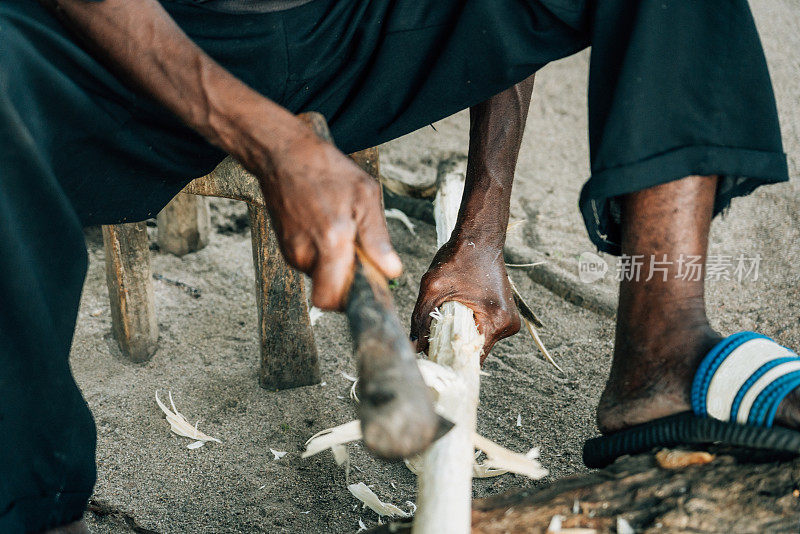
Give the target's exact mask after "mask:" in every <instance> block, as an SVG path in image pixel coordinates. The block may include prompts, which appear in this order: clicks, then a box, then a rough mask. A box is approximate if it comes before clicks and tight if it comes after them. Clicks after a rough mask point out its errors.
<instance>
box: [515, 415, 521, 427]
mask: <svg viewBox="0 0 800 534" xmlns="http://www.w3.org/2000/svg"><path fill="white" fill-rule="evenodd" d="M516 426H522V414H521V413H518V414H517V424H516Z"/></svg>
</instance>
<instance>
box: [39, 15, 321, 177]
mask: <svg viewBox="0 0 800 534" xmlns="http://www.w3.org/2000/svg"><path fill="white" fill-rule="evenodd" d="M41 2H42V3H43V4H44V5H45V6H47V7H49V8H50V9H51V10H53V11H54V12H55V13H56V14H57V16H58V17H59V18H60V19H61V20H62V21H63V22H64V24H65V25H67V26H68V27H69V28H70V29H71V30H73V31H74V32H75V33H76V34H77V35H78V36H79V38H81V39H83V40H84V41H85V42H86V44H87V46H89V47H91V48H92V49H94V50H96V51H97V53H98V54H100V55H102V56H103V59H104V60H105V61H106V62H107V64H108V65H109V67H110V68H112V69H113V70H115V71H116V72H117V73H118V74H119V75H120V76H122V77H123V78H125V79H127V80H129V81H130V82H132V83H133V84H134V85H136V86H138V88H139V89H140V90H141V91H143V92H144V93H146V94H148V95H150V96H151V97H153V98H154V99H155V100H157V101H158V102H160V103H161V104H162V105H164V106H165V107H166V108H167V109H169V110H170V111H172V112H173V113H174V114H175V115H177V116H178V117H179V118H180V119H181V120H182V121H183V122H185V123H186V124H187V125H189V126H190V127H191V128H193V129H194V130H196V131H197V132H199V133H200V134H201V135H202V136H204V137H205V138H206V139H207V140H208V141H209V142H210V143H212V144H214V145H216V146H218V147H220V148H222V149H223V150H225V151H226V152H228V153H231V154H233V155H234V157H236V158H237V159H239V160H240V161H241V162H242V163H243V164H244V165H245V167H247V168H248V169H250V170H252V171H254V172H258V171H260V172H259V173H260V174H264V173H265V172H266V171H267V170H268V169H269V167H270V161H269V154H270V153H274V151H275V150H280V144H281V143H282V142H283V143H286V142H291V139H292V138H293V137H297V136H302V135H305V132H304V131H303V129H302V128H301V127H299V126H298V122H297V121H296V120H295V118H294V117H293V116H292V115H291V114H290V113H289V112H288V111H286V110H285V109H283V108H282V107H280V106H278V105H277V104H275V103H273V102H271V101H269V100H268V99H266V98H264V97H263V96H261V95H259V94H258V93H256V92H255V91H253V90H252V89H250V88H248V87H247V86H246V85H245V84H244V83H242V82H241V81H239V80H238V79H236V78H235V77H234V76H232V75H231V74H230V73H228V72H227V71H226V70H225V69H224V68H222V67H221V66H220V65H218V64H217V63H216V62H214V60H212V59H211V58H210V57H209V56H208V55H206V54H205V53H204V52H203V51H202V50H201V49H200V48H199V47H198V46H196V45H195V44H194V43H193V42H192V41H191V40H190V39H189V38H188V37H187V36H186V35H185V34H184V33H183V32H182V31H181V29H180V28H179V27H178V26H177V24H175V22H174V21H173V20H172V19H171V17H170V16H169V15H168V14H167V12H166V11H165V10H164V9H163V7H162V6H161V5H160V4H159V3H158V2H157V1H156V0H138V1H131V0H104V1H102V2H88V1H86V0H41ZM256 117H257V120H258V123H256V122H255V120H256V119H255V118H256ZM254 124H255V126H254ZM267 143H269V144H267Z"/></svg>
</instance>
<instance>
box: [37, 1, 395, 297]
mask: <svg viewBox="0 0 800 534" xmlns="http://www.w3.org/2000/svg"><path fill="white" fill-rule="evenodd" d="M41 2H42V3H43V4H44V5H46V6H47V7H49V8H50V9H51V10H53V11H54V12H55V13H56V15H57V16H58V17H59V18H60V19H61V20H62V21H63V22H64V23H65V25H67V26H68V27H69V28H70V29H72V30H73V31H74V32H75V33H76V34H77V35H78V36H79V38H81V39H83V41H84V42H85V43H86V44H87V46H89V47H90V48H91V49H93V50H96V51H97V54H98V55H100V56H102V58H103V59H104V60H105V61H106V63H107V64H108V65H109V67H110V68H112V69H113V70H115V71H116V72H117V73H118V74H120V75H121V76H122V77H123V78H125V79H127V80H128V81H130V82H131V83H132V84H134V85H135V86H136V87H138V88H139V89H140V90H141V91H143V92H144V93H146V94H148V95H150V96H151V97H153V98H154V99H155V100H157V101H158V102H160V103H161V104H162V105H164V106H165V107H166V108H167V109H169V110H170V111H172V112H173V113H174V114H175V115H177V116H178V117H179V118H180V119H181V120H182V121H183V122H184V123H186V124H187V125H189V126H190V127H191V128H193V129H194V130H196V131H197V132H199V133H200V134H201V135H202V136H203V137H204V138H205V139H207V140H208V141H209V142H210V143H212V144H214V145H216V146H218V147H220V148H222V149H223V150H225V151H226V152H228V153H229V154H231V155H232V156H233V157H234V158H236V159H237V160H238V161H239V162H241V163H242V165H244V167H245V168H246V169H247V170H249V171H250V172H252V173H253V174H255V175H256V176H257V177H258V178H259V180H260V182H261V187H262V190H263V192H264V198H265V201H266V203H267V208H268V209H269V212H270V215H271V216H272V220H273V223H274V224H275V229H276V232H277V234H278V237H279V241H280V243H281V248H282V250H283V252H284V255H285V256H286V258H287V260H288V261H289V263H291V264H292V265H294V266H295V267H297V268H299V269H300V270H302V271H305V272H307V273H310V274H311V276H312V278H313V281H314V291H313V300H314V303H315V304H316V305H317V306H320V307H322V308H340V307H341V306H342V304H343V300H344V298H345V291H346V290H347V287H346V286H347V283H348V281H349V279H350V276H351V272H352V268H353V261H354V257H355V244H356V243H358V244H359V245H360V246H361V247H362V248H363V249H364V250H365V252H366V253H367V255H368V256H369V257H370V258H371V259H372V260H373V261H374V262H375V263H376V264H377V265H378V267H379V268H380V269H381V270H382V271H383V274H384V275H386V276H387V277H395V276H398V275H399V274H400V270H401V265H400V259H399V258H398V257H397V254H396V253H395V252H394V251H393V250H392V248H391V244H390V242H389V237H388V233H387V231H386V225H385V220H384V217H383V213H382V212H381V210H380V200H379V198H380V197H379V194H380V190H379V187H378V186H377V185H376V184H375V183H374V180H372V179H371V178H370V177H369V176H368V175H367V174H365V173H364V172H363V171H361V170H360V169H359V168H358V167H357V166H356V165H355V164H354V163H353V162H352V161H350V159H349V158H347V157H346V156H344V155H343V154H341V153H340V152H339V151H338V150H336V149H335V148H334V147H333V146H331V145H330V144H328V143H325V142H323V141H321V140H319V139H318V138H317V137H316V136H315V135H314V133H313V132H312V131H311V130H310V129H309V128H308V127H306V126H305V125H303V124H302V123H301V122H300V121H299V120H298V119H297V118H296V117H294V116H293V115H292V114H291V113H290V112H289V111H287V110H286V109H284V108H282V107H281V106H279V105H277V104H275V103H274V102H272V101H270V100H269V99H267V98H265V97H263V96H262V95H260V94H258V93H257V92H255V91H253V90H252V89H250V88H249V87H247V86H246V85H245V84H244V83H242V82H241V81H240V80H238V79H236V78H235V77H234V76H233V75H231V74H230V73H229V72H227V71H226V70H225V69H224V68H222V67H221V66H220V65H219V64H217V63H216V62H214V60H212V59H211V58H210V57H209V56H208V55H206V54H205V53H204V52H203V51H202V50H201V49H200V48H199V47H198V46H196V45H195V44H194V43H193V42H192V41H191V40H190V39H189V38H188V37H187V36H186V35H185V34H184V33H183V32H182V31H181V29H180V28H179V27H178V26H177V25H176V24H175V22H174V21H173V20H172V19H171V17H170V16H169V15H168V14H167V12H166V11H165V10H164V9H163V8H162V7H161V5H160V4H159V3H158V2H157V1H156V0H139V1H131V0H103V1H101V2H89V1H86V0H41Z"/></svg>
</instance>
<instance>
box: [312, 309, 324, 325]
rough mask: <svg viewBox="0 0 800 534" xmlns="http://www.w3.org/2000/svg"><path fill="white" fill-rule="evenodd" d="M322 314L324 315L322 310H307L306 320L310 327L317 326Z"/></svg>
mask: <svg viewBox="0 0 800 534" xmlns="http://www.w3.org/2000/svg"><path fill="white" fill-rule="evenodd" d="M323 313H325V312H323V311H322V310H320V309H319V308H317V307H316V306H311V308H309V310H308V320H309V321H310V322H311V326H314V325H315V324H317V321H318V320H319V318H320V317H322V314H323Z"/></svg>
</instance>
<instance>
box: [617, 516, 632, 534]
mask: <svg viewBox="0 0 800 534" xmlns="http://www.w3.org/2000/svg"><path fill="white" fill-rule="evenodd" d="M617 534H636V531H635V530H633V527H632V526H631V524H630V523H628V521H627V520H626V519H624V518H622V517H618V518H617Z"/></svg>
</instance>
